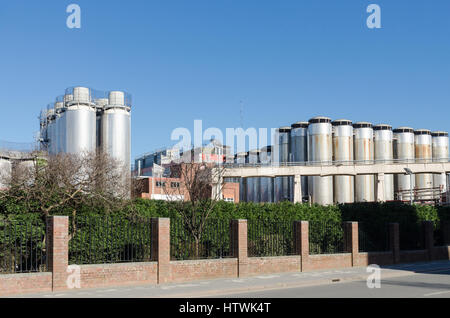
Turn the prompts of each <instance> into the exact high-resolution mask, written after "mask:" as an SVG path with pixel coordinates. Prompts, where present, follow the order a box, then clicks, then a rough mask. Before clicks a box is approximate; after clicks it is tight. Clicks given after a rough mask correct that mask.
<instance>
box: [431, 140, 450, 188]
mask: <svg viewBox="0 0 450 318" xmlns="http://www.w3.org/2000/svg"><path fill="white" fill-rule="evenodd" d="M431 136H432V138H433V162H448V157H449V154H448V141H449V140H448V132H445V131H435V132H433V133H432V134H431ZM433 187H434V188H439V191H440V192H441V193H444V192H447V179H446V176H445V173H444V174H435V175H434V176H433Z"/></svg>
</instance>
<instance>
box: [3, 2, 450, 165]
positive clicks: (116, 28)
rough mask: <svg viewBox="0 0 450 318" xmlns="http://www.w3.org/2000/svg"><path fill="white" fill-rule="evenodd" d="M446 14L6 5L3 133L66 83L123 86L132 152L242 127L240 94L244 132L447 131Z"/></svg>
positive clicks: (449, 66) (33, 127)
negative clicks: (356, 125) (201, 132)
mask: <svg viewBox="0 0 450 318" xmlns="http://www.w3.org/2000/svg"><path fill="white" fill-rule="evenodd" d="M71 3H76V4H78V5H80V7H81V10H82V28H81V29H80V30H71V29H68V28H67V27H66V18H67V16H68V14H67V13H66V7H67V5H69V4H71ZM371 3H376V4H378V5H380V7H381V10H382V15H381V19H382V22H381V23H382V29H377V30H371V29H368V28H367V26H366V22H365V21H366V18H367V17H368V15H369V14H368V13H366V7H367V6H368V5H369V4H371ZM449 14H450V1H448V0H434V1H425V0H420V1H418V0H417V1H407V0H395V1H393V0H386V1H384V0H383V1H381V0H372V1H358V0H345V1H344V0H342V1H335V0H327V1H318V0H292V1H291V0H281V1H275V0H270V1H269V0H227V1H226V0H189V1H188V0H160V1H153V0H129V1H118V0H116V1H112V0H109V1H105V0H95V1H93V0H71V1H63V0H55V1H50V0H46V1H29V0H27V1H22V0H15V1H2V2H1V4H0V39H1V42H0V107H1V114H2V115H1V116H0V140H7V141H16V142H28V141H32V140H33V134H34V133H35V132H36V131H37V130H38V120H37V116H38V114H39V110H40V109H41V108H42V107H45V105H47V104H48V103H50V102H52V101H53V100H54V98H55V97H56V96H57V95H61V94H63V92H64V89H65V88H66V87H69V86H74V85H83V86H89V87H93V88H97V89H105V90H107V89H124V90H126V91H128V92H130V93H131V94H132V95H133V99H134V108H133V112H132V156H133V158H134V157H136V156H137V155H139V154H141V153H143V152H147V151H150V150H152V149H154V148H157V147H161V146H164V145H168V144H173V143H174V142H173V141H170V134H171V132H172V130H173V129H174V128H176V127H186V128H189V129H191V130H192V129H193V122H194V119H202V120H203V127H204V128H207V127H218V128H221V129H223V130H224V131H225V128H226V127H239V126H240V125H241V115H240V113H241V101H242V105H243V112H242V114H243V116H242V117H243V120H242V122H243V126H244V128H247V127H256V128H259V127H266V128H272V127H279V126H282V125H290V124H292V123H293V122H296V121H300V120H308V119H309V118H311V117H313V116H316V115H326V116H329V117H331V118H333V119H338V118H348V119H351V120H353V121H355V122H356V121H363V120H364V121H370V122H373V123H381V122H385V123H389V124H391V125H393V126H394V127H397V126H403V125H408V126H412V127H414V128H428V129H432V130H447V131H449V130H450V123H449V114H450V110H449V104H450V59H449V57H450V36H449V35H450V19H449V18H448V16H449Z"/></svg>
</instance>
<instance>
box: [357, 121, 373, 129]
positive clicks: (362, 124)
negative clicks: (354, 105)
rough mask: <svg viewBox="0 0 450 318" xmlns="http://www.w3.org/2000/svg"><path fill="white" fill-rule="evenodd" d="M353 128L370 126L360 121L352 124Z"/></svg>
mask: <svg viewBox="0 0 450 318" xmlns="http://www.w3.org/2000/svg"><path fill="white" fill-rule="evenodd" d="M353 128H372V124H371V123H369V122H366V121H360V122H357V123H354V124H353Z"/></svg>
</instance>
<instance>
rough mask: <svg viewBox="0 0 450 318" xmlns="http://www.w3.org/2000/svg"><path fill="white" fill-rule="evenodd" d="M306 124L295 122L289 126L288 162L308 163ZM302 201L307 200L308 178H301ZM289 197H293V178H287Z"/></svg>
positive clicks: (307, 124)
mask: <svg viewBox="0 0 450 318" xmlns="http://www.w3.org/2000/svg"><path fill="white" fill-rule="evenodd" d="M308 126H309V123H308V122H296V123H294V124H292V125H291V134H290V161H291V162H294V163H300V164H305V163H306V162H308ZM301 184H302V199H303V200H304V201H307V200H308V177H307V176H302V177H301ZM289 188H290V197H291V199H292V198H293V197H294V193H293V191H294V177H289Z"/></svg>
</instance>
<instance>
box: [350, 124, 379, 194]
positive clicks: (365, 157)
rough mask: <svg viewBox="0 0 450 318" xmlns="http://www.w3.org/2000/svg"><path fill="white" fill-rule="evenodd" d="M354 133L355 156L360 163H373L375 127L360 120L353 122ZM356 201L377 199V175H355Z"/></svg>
mask: <svg viewBox="0 0 450 318" xmlns="http://www.w3.org/2000/svg"><path fill="white" fill-rule="evenodd" d="M353 131H354V133H355V135H354V138H353V140H354V152H355V154H354V158H355V162H356V163H359V164H373V162H374V147H373V128H372V124H371V123H368V122H358V123H355V124H353ZM355 201H356V202H373V201H375V176H374V175H357V176H355Z"/></svg>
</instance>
